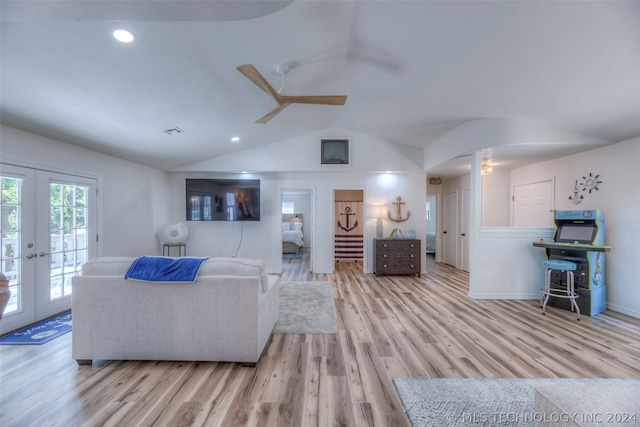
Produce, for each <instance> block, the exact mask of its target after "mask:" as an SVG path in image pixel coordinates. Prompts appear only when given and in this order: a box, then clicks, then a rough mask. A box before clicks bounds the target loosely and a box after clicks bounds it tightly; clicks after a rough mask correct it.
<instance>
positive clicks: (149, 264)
mask: <svg viewBox="0 0 640 427" xmlns="http://www.w3.org/2000/svg"><path fill="white" fill-rule="evenodd" d="M206 259H207V258H166V257H152V256H143V257H141V258H138V259H136V260H135V261H133V264H131V267H129V270H128V271H127V273H126V274H125V275H124V278H125V279H131V280H143V281H146V282H195V280H196V278H197V276H198V271H200V266H201V265H202V263H203V262H204V261H205V260H206Z"/></svg>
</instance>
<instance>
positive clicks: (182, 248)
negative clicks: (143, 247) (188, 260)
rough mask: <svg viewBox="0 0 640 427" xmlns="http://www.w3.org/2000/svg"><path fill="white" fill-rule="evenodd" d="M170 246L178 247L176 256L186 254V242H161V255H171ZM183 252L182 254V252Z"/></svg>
mask: <svg viewBox="0 0 640 427" xmlns="http://www.w3.org/2000/svg"><path fill="white" fill-rule="evenodd" d="M171 248H178V256H179V257H181V256H187V244H186V243H163V244H162V256H171ZM183 252H184V255H183V254H182V253H183Z"/></svg>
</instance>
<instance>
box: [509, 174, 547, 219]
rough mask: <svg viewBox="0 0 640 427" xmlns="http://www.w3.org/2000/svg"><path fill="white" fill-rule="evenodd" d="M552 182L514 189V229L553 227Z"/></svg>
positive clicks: (525, 185)
mask: <svg viewBox="0 0 640 427" xmlns="http://www.w3.org/2000/svg"><path fill="white" fill-rule="evenodd" d="M552 190H553V184H552V181H551V180H549V181H542V182H534V183H529V184H522V185H515V186H514V187H513V226H514V227H540V228H545V227H553V214H552V213H551V211H552V209H553V191H552Z"/></svg>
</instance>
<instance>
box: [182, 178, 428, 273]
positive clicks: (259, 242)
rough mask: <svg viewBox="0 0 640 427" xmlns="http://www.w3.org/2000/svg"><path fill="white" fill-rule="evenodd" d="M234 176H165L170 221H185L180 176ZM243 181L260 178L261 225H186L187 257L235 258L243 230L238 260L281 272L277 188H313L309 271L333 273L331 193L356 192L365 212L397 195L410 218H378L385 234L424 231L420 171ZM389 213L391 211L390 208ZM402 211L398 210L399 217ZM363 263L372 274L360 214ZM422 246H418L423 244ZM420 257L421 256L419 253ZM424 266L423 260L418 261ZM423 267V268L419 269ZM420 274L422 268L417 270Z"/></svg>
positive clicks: (369, 236)
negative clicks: (397, 230) (362, 199)
mask: <svg viewBox="0 0 640 427" xmlns="http://www.w3.org/2000/svg"><path fill="white" fill-rule="evenodd" d="M229 176H236V177H237V176H239V174H236V175H232V174H221V173H212V172H200V173H172V174H171V178H170V182H171V185H170V193H171V208H170V218H171V221H172V222H178V221H185V188H184V185H185V184H184V180H185V178H187V177H189V178H202V177H229ZM248 177H251V178H258V179H260V180H261V203H262V206H261V215H262V216H261V221H260V222H247V223H244V224H243V223H228V222H208V221H207V222H186V224H187V227H188V228H189V239H188V241H187V245H188V250H189V255H193V256H224V257H231V256H236V249H237V248H238V244H239V243H240V232H241V227H244V230H243V239H242V246H241V247H240V250H238V252H237V256H238V257H245V258H260V259H265V261H266V263H267V269H268V271H269V272H280V271H281V270H282V240H281V227H280V223H281V219H282V217H281V214H280V212H281V206H280V205H279V202H280V194H279V192H280V191H281V188H313V189H314V190H315V195H316V200H315V212H313V216H314V217H315V240H314V241H313V242H312V244H313V247H312V254H313V257H314V263H313V272H314V273H331V272H333V271H334V262H333V249H334V245H333V234H334V226H333V224H334V218H333V216H334V209H333V206H334V205H333V192H334V190H346V189H349V190H351V189H362V190H364V195H365V209H366V208H367V207H368V206H369V205H377V204H386V205H387V206H388V208H389V209H392V205H391V203H392V202H394V201H395V198H396V197H398V196H401V197H402V199H403V201H405V202H406V205H405V208H406V209H408V210H410V211H411V212H412V213H411V218H410V219H409V220H408V221H406V222H403V223H400V224H397V223H393V222H391V221H389V220H386V219H385V220H384V230H385V233H387V234H388V233H389V232H390V231H391V229H392V228H401V229H402V230H403V231H406V230H409V229H414V230H416V234H417V236H422V235H424V233H425V221H424V216H425V204H424V201H425V194H426V184H425V179H424V173H422V172H417V173H402V174H363V173H359V174H352V173H331V174H328V173H283V174H275V173H264V174H251V175H249V176H248ZM392 212H394V211H393V210H392ZM404 212H405V211H404V210H403V213H404ZM365 222H366V226H365V237H364V240H365V262H364V271H365V272H369V273H370V272H373V268H372V262H371V259H372V258H371V257H372V240H373V238H374V237H375V233H376V231H375V222H376V220H375V219H373V218H368V217H367V215H366V214H365ZM423 244H424V243H423ZM423 257H424V254H423ZM422 264H423V266H424V259H423V260H422ZM423 269H424V267H423ZM423 271H424V270H423Z"/></svg>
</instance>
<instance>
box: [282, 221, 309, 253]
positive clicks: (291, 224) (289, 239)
mask: <svg viewBox="0 0 640 427" xmlns="http://www.w3.org/2000/svg"><path fill="white" fill-rule="evenodd" d="M302 226H303V222H302V214H282V253H283V254H297V253H298V252H299V251H300V248H301V247H303V246H304V234H303V233H302Z"/></svg>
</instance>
